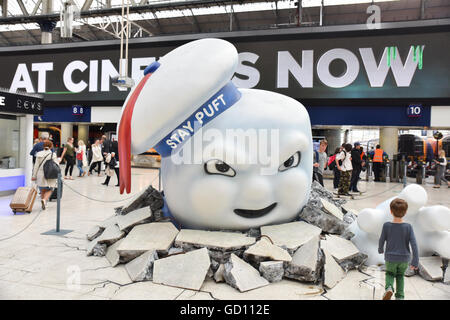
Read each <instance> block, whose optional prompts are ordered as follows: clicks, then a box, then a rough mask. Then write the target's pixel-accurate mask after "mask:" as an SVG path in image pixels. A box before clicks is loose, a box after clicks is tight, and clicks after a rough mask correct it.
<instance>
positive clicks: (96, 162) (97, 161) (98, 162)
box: [88, 139, 103, 177]
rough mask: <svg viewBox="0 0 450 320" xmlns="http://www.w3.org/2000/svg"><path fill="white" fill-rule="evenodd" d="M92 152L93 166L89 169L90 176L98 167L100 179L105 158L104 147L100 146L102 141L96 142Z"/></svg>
mask: <svg viewBox="0 0 450 320" xmlns="http://www.w3.org/2000/svg"><path fill="white" fill-rule="evenodd" d="M91 150H92V160H91V165H90V167H89V172H88V175H91V174H92V170H93V169H94V168H95V166H97V173H98V176H99V177H100V171H101V169H102V161H103V156H102V146H101V144H100V140H98V139H97V140H95V143H94V144H93V145H92V146H91Z"/></svg>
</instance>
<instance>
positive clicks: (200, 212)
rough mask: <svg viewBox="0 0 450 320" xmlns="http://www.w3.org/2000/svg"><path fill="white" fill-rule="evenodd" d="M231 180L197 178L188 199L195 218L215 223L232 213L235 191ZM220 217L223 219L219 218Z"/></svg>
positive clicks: (234, 184) (213, 176) (212, 177)
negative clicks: (212, 220)
mask: <svg viewBox="0 0 450 320" xmlns="http://www.w3.org/2000/svg"><path fill="white" fill-rule="evenodd" d="M237 189H238V188H237V186H236V183H235V182H234V181H233V178H230V177H222V176H219V175H211V176H207V177H204V178H199V179H198V180H196V181H194V182H193V184H192V186H191V189H190V190H191V191H190V196H189V199H190V200H191V205H192V208H193V209H194V212H195V215H197V216H198V217H197V218H200V219H206V220H211V219H214V221H216V222H217V225H218V226H220V225H221V223H220V221H219V220H222V219H225V217H224V216H225V215H226V214H227V213H228V214H229V213H230V212H232V208H233V204H234V200H235V194H236V190H237ZM221 216H222V217H223V218H221Z"/></svg>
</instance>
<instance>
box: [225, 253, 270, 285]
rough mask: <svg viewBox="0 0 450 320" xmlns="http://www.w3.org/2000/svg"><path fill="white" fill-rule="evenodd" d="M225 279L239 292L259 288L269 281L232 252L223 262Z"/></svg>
mask: <svg viewBox="0 0 450 320" xmlns="http://www.w3.org/2000/svg"><path fill="white" fill-rule="evenodd" d="M224 278H225V281H226V282H227V283H228V284H229V285H230V286H232V287H233V288H236V289H238V290H239V291H240V292H245V291H249V290H253V289H256V288H260V287H263V286H266V285H268V284H269V281H267V280H266V279H264V278H263V277H261V276H260V274H259V272H258V270H256V269H255V268H253V267H252V266H251V265H250V264H248V263H247V262H245V261H244V260H242V259H239V258H238V257H237V256H236V255H235V254H234V253H233V254H231V256H230V260H229V261H228V262H227V263H226V264H225V272H224Z"/></svg>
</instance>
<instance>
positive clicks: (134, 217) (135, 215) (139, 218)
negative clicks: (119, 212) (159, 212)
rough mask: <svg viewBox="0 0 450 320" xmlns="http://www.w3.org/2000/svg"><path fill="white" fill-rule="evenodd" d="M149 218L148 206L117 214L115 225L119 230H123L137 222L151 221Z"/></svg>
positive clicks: (150, 213)
mask: <svg viewBox="0 0 450 320" xmlns="http://www.w3.org/2000/svg"><path fill="white" fill-rule="evenodd" d="M151 218H152V211H151V210H150V207H144V208H140V209H137V210H134V211H132V212H130V213H128V214H126V215H123V216H119V218H118V219H117V225H118V226H119V229H120V230H122V231H124V230H126V229H129V228H132V227H134V226H135V225H138V224H142V223H149V222H151V221H150V220H151Z"/></svg>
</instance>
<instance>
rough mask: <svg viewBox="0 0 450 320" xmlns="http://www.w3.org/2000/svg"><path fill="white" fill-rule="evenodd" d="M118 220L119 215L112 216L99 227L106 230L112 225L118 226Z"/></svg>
mask: <svg viewBox="0 0 450 320" xmlns="http://www.w3.org/2000/svg"><path fill="white" fill-rule="evenodd" d="M118 219H119V216H117V215H114V216H111V217H109V218H108V219H106V220H105V221H102V222H100V224H99V227H100V228H103V229H106V228H108V227H110V226H112V225H115V224H117V220H118Z"/></svg>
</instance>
